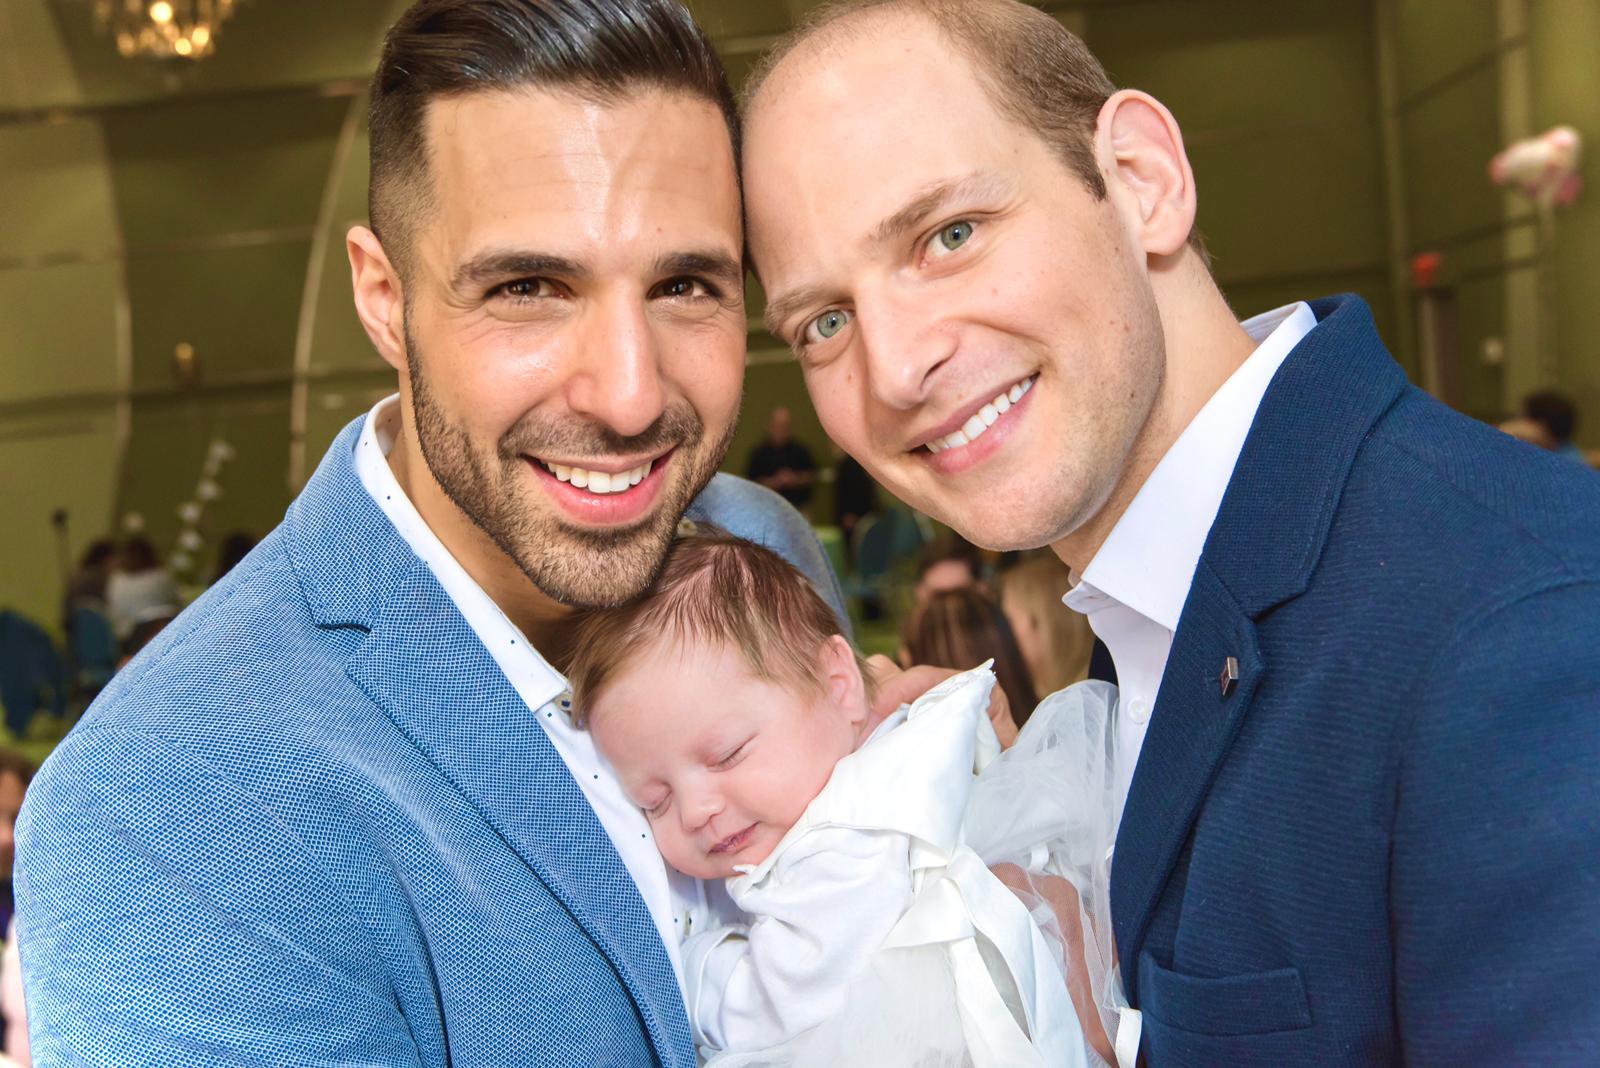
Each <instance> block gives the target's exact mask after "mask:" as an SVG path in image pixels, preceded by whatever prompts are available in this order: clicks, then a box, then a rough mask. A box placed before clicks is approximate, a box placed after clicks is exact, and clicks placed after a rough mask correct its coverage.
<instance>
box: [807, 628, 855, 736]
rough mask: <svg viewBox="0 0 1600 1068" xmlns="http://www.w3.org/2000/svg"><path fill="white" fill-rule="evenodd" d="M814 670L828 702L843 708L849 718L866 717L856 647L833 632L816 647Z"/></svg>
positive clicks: (853, 720)
mask: <svg viewBox="0 0 1600 1068" xmlns="http://www.w3.org/2000/svg"><path fill="white" fill-rule="evenodd" d="M817 661H818V663H817V670H818V672H819V673H820V676H819V677H820V678H821V679H822V686H823V692H824V693H825V694H827V698H828V703H829V704H830V705H832V706H833V707H835V708H837V709H839V710H841V711H843V712H845V713H847V714H848V716H849V718H850V722H852V723H859V722H861V721H862V720H864V719H866V718H867V692H866V686H865V684H864V683H863V682H862V681H861V665H860V664H859V663H857V661H856V651H855V650H854V649H853V648H851V647H850V642H849V640H848V639H847V638H845V637H844V635H842V634H835V635H834V636H833V637H831V638H829V639H828V640H827V641H825V642H823V643H822V648H821V649H819V650H818V651H817Z"/></svg>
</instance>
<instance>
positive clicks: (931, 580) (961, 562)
mask: <svg viewBox="0 0 1600 1068" xmlns="http://www.w3.org/2000/svg"><path fill="white" fill-rule="evenodd" d="M982 582H983V553H982V552H980V551H979V549H978V547H977V546H976V545H974V544H972V543H971V542H970V541H968V540H967V539H965V538H963V537H961V535H959V534H944V535H942V536H940V537H939V538H937V539H936V540H934V541H932V542H930V543H929V544H928V545H927V546H926V547H925V548H924V549H923V550H922V553H921V555H920V556H918V558H917V579H916V584H915V586H914V587H913V593H914V599H915V602H916V604H918V605H922V604H925V603H926V602H927V600H928V598H929V597H931V596H933V595H934V594H936V593H941V592H943V591H945V590H960V589H965V588H966V587H968V586H977V585H981V584H982ZM951 666H953V665H951ZM973 666H974V665H972V664H968V665H967V667H973ZM1012 707H1013V708H1015V707H1016V706H1015V705H1013V706H1012Z"/></svg>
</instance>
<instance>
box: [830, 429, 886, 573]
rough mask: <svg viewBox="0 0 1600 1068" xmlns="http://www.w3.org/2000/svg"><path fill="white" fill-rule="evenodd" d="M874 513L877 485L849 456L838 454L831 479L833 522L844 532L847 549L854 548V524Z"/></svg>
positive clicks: (875, 509)
mask: <svg viewBox="0 0 1600 1068" xmlns="http://www.w3.org/2000/svg"><path fill="white" fill-rule="evenodd" d="M877 511H878V484H877V483H876V482H874V481H872V476H871V475H869V474H867V469H866V468H864V467H862V466H861V465H860V464H859V463H857V462H856V460H855V457H853V456H851V455H850V454H849V453H845V452H841V453H839V462H838V464H837V465H836V466H835V468H834V478H833V522H834V525H835V526H837V527H838V528H839V529H840V530H841V531H843V532H844V543H845V546H846V548H847V549H849V550H850V551H854V549H855V533H856V525H857V524H858V523H860V522H861V521H862V520H863V519H865V518H866V517H867V516H869V515H875V514H877Z"/></svg>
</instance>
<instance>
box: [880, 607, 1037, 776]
mask: <svg viewBox="0 0 1600 1068" xmlns="http://www.w3.org/2000/svg"><path fill="white" fill-rule="evenodd" d="M985 660H993V661H994V674H995V679H996V681H998V682H999V684H1000V689H1001V690H1003V691H1004V692H1005V695H1006V701H1007V702H1008V703H1009V704H1010V707H1011V719H1012V721H1013V723H1014V724H1015V725H1016V726H1017V727H1019V728H1020V727H1021V726H1022V725H1023V724H1024V723H1026V722H1027V721H1028V716H1029V714H1030V713H1032V712H1033V707H1034V706H1035V705H1036V704H1038V703H1039V701H1038V696H1037V689H1036V687H1035V686H1034V684H1033V678H1032V677H1031V676H1030V675H1029V673H1028V665H1027V662H1026V660H1024V658H1023V656H1022V650H1021V649H1020V648H1019V647H1018V645H1017V638H1016V635H1015V634H1013V633H1012V630H1011V624H1010V623H1009V622H1008V621H1007V620H1006V615H1005V613H1004V612H1002V611H1001V610H1000V606H999V605H998V604H996V603H995V602H994V599H993V598H992V597H990V596H989V595H988V594H987V593H985V592H984V591H983V590H981V589H979V588H978V587H977V586H975V585H972V584H968V585H965V586H961V587H957V588H954V589H944V590H938V591H935V592H930V593H929V594H928V596H927V598H926V600H924V601H923V602H922V603H921V604H919V605H918V606H917V607H916V608H915V609H914V610H913V611H912V613H911V619H910V621H909V622H908V623H907V624H906V628H905V632H904V633H903V634H902V636H901V651H900V662H901V666H903V667H914V666H917V665H929V666H932V667H942V668H954V669H955V670H957V671H966V670H968V669H969V668H975V667H977V666H978V665H979V664H981V663H983V662H984V661H985ZM996 727H997V729H998V728H999V725H998V724H996ZM1013 740H1014V735H1013V737H1010V738H1001V739H1000V744H1001V745H1010V744H1011V742H1012V741H1013Z"/></svg>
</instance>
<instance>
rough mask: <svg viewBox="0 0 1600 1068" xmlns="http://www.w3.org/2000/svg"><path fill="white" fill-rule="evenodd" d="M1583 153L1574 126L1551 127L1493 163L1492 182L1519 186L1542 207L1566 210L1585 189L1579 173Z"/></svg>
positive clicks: (1509, 148)
mask: <svg viewBox="0 0 1600 1068" xmlns="http://www.w3.org/2000/svg"><path fill="white" fill-rule="evenodd" d="M1582 154H1583V135H1582V134H1580V133H1579V132H1578V131H1577V130H1574V129H1573V128H1572V127H1571V126H1552V127H1551V128H1550V129H1548V130H1546V131H1545V132H1544V133H1542V134H1540V135H1539V136H1538V137H1530V138H1527V139H1526V140H1523V141H1517V142H1514V143H1513V144H1511V145H1509V146H1508V147H1507V148H1506V150H1505V151H1503V152H1501V153H1500V154H1499V155H1497V156H1495V158H1494V159H1492V160H1490V161H1489V179H1490V180H1491V181H1492V182H1494V184H1495V185H1512V186H1516V187H1517V188H1518V189H1520V190H1521V191H1522V192H1523V193H1524V194H1526V195H1527V196H1529V197H1531V198H1532V199H1533V200H1535V201H1537V202H1538V203H1539V204H1542V205H1552V204H1555V205H1560V206H1561V207H1566V206H1567V205H1568V204H1571V203H1572V202H1573V201H1574V200H1577V199H1578V194H1579V193H1580V192H1581V191H1582V190H1583V177H1582V176H1581V175H1579V174H1578V162H1579V160H1580V159H1581V158H1582Z"/></svg>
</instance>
